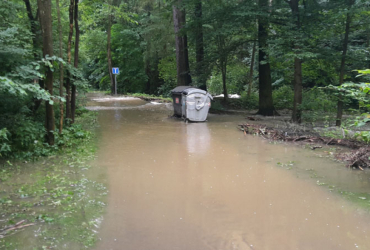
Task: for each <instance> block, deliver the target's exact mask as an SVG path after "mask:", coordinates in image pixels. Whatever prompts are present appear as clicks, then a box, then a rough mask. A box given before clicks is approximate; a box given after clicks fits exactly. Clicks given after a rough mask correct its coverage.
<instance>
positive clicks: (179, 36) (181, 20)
mask: <svg viewBox="0 0 370 250" xmlns="http://www.w3.org/2000/svg"><path fill="white" fill-rule="evenodd" d="M181 2H182V0H178V5H179V6H175V5H174V6H173V23H174V29H175V35H176V38H175V41H176V63H177V85H178V86H188V85H191V76H190V67H189V57H188V42H187V36H186V34H183V31H182V28H183V26H184V25H185V10H181V9H180V5H181Z"/></svg>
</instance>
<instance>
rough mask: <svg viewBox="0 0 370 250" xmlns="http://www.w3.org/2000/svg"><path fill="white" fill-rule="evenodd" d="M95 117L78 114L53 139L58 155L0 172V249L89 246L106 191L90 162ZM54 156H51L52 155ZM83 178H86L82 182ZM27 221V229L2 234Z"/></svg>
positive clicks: (11, 165)
mask: <svg viewBox="0 0 370 250" xmlns="http://www.w3.org/2000/svg"><path fill="white" fill-rule="evenodd" d="M96 116H97V114H96V112H90V111H83V112H82V114H80V116H79V117H78V118H77V120H76V124H75V125H73V126H71V127H69V128H68V129H65V130H64V132H63V133H62V135H60V136H59V138H58V140H57V141H58V145H57V147H58V148H63V151H62V152H59V151H57V152H56V153H57V154H54V155H49V156H47V157H41V158H39V159H38V161H35V162H31V163H30V162H27V161H22V162H20V161H12V162H10V161H7V162H3V163H2V165H1V167H0V187H1V192H0V249H32V250H33V249H61V248H65V249H83V248H88V247H91V246H93V245H94V243H95V241H96V233H97V231H96V230H97V228H98V227H99V224H100V222H101V220H102V218H101V214H102V212H103V210H104V207H105V196H106V194H107V192H108V191H107V189H106V187H105V185H104V183H101V181H100V180H98V178H97V175H96V170H94V171H91V170H90V168H91V167H92V166H91V165H90V162H91V161H92V160H93V159H95V152H96V145H97V144H96V138H95V136H94V133H92V131H93V130H94V129H95V128H96V127H97V121H96ZM54 153H55V152H54ZM87 176H89V177H87ZM23 220H25V221H27V222H26V223H27V224H29V225H30V226H28V227H25V228H22V229H19V230H7V229H6V228H9V227H10V228H12V226H14V225H15V224H16V223H18V222H21V221H23Z"/></svg>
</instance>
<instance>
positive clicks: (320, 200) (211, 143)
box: [89, 96, 370, 250]
mask: <svg viewBox="0 0 370 250" xmlns="http://www.w3.org/2000/svg"><path fill="white" fill-rule="evenodd" d="M89 105H90V109H92V110H100V111H99V118H98V120H99V123H100V125H101V131H100V133H101V134H100V138H101V141H100V149H99V153H98V160H97V162H96V164H97V165H98V166H100V168H104V169H106V171H107V182H108V183H109V190H110V192H109V196H108V206H107V210H106V215H105V216H104V220H103V223H102V227H101V230H100V233H99V235H98V237H99V240H98V243H97V246H96V249H125V250H134V249H135V250H136V249H151V250H164V249H183V250H189V249H192V250H205V249H220V250H221V249H222V250H228V249H243V250H244V249H263V250H267V249H274V250H276V249H284V250H285V249H370V239H369V236H368V234H369V232H370V214H369V212H368V211H369V210H368V208H369V202H368V198H369V195H368V192H369V191H368V190H370V189H369V187H370V182H369V175H368V173H363V172H361V173H359V172H356V171H350V170H348V169H346V168H345V167H344V164H339V163H336V162H334V161H333V160H332V159H330V157H327V156H328V155H330V153H328V152H326V151H325V150H327V149H323V150H321V151H320V150H319V151H310V150H305V149H303V148H297V147H294V146H292V145H286V144H272V143H269V142H268V141H264V140H261V139H260V138H258V137H253V136H244V135H243V134H242V133H241V132H240V131H238V130H237V129H236V126H237V124H238V123H241V122H244V121H245V119H244V117H242V116H231V115H210V116H209V119H208V122H206V123H189V124H186V123H184V122H182V121H180V120H177V119H172V118H169V115H171V114H172V109H171V106H170V105H169V104H158V105H156V104H150V103H147V102H144V101H141V100H138V99H125V98H116V99H106V98H102V97H99V96H97V97H96V98H95V100H94V101H93V102H91V103H90V104H89ZM345 198H349V199H345ZM350 200H352V201H350ZM357 201H361V202H362V203H357Z"/></svg>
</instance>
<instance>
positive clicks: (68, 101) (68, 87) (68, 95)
mask: <svg viewBox="0 0 370 250" xmlns="http://www.w3.org/2000/svg"><path fill="white" fill-rule="evenodd" d="M73 12H74V0H70V4H69V34H68V47H67V62H68V65H69V66H70V65H71V61H72V52H71V50H72V36H73V17H74V15H73ZM71 77H72V76H71V73H70V72H69V71H68V72H67V79H66V119H67V120H68V122H69V121H71V118H72V115H71Z"/></svg>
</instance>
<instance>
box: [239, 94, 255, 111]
mask: <svg viewBox="0 0 370 250" xmlns="http://www.w3.org/2000/svg"><path fill="white" fill-rule="evenodd" d="M241 100H242V102H243V107H244V108H246V109H257V108H258V100H259V97H258V91H256V90H254V91H251V95H250V96H249V97H248V96H247V92H243V93H242V95H241Z"/></svg>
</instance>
